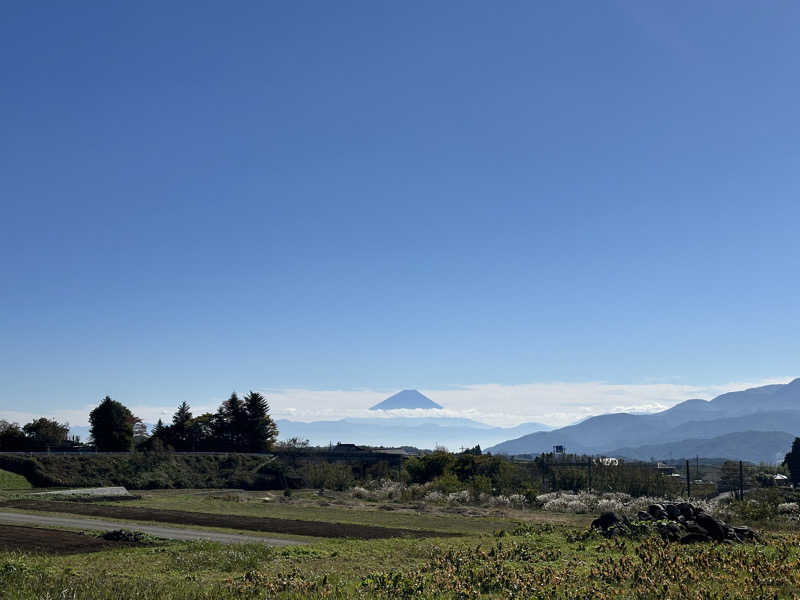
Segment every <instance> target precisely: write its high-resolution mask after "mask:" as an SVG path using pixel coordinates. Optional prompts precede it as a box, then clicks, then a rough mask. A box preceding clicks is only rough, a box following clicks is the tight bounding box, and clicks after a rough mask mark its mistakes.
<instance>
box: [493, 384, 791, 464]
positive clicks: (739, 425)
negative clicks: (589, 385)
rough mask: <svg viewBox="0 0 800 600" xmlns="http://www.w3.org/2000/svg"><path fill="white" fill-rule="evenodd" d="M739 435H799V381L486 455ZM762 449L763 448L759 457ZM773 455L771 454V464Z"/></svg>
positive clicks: (565, 430)
mask: <svg viewBox="0 0 800 600" xmlns="http://www.w3.org/2000/svg"><path fill="white" fill-rule="evenodd" d="M745 431H760V432H784V433H786V434H787V435H792V436H793V435H800V379H795V380H794V381H792V382H790V383H787V384H781V385H768V386H762V387H757V388H751V389H747V390H742V391H738V392H730V393H726V394H722V395H720V396H717V397H716V398H714V399H713V400H711V401H705V400H699V399H692V400H687V401H685V402H681V403H680V404H677V405H676V406H673V407H672V408H670V409H668V410H665V411H662V412H660V413H655V414H647V415H637V414H629V413H616V414H607V415H600V416H596V417H591V418H589V419H586V420H585V421H582V422H581V423H578V424H576V425H571V426H569V427H562V428H560V429H555V430H553V431H540V432H536V433H532V434H528V435H524V436H521V437H519V438H516V439H509V440H506V441H505V442H502V443H500V444H497V445H496V446H493V447H491V448H488V450H489V451H491V452H493V453H498V454H509V455H514V454H538V453H542V452H550V451H552V448H553V446H555V445H563V446H566V447H567V450H568V451H570V452H579V453H591V454H613V453H615V452H616V451H617V450H618V449H620V448H623V449H628V450H631V449H636V448H639V447H641V446H645V445H647V446H653V447H660V446H661V445H664V444H669V443H676V442H682V441H683V440H695V439H698V440H699V439H705V440H710V439H711V438H716V437H720V436H726V435H728V434H734V433H742V432H745ZM724 447H725V448H727V450H726V451H728V452H731V454H730V457H732V458H739V457H740V454H741V452H743V451H744V450H741V451H740V450H738V449H737V447H736V446H735V445H730V446H724ZM770 447H771V446H770ZM768 450H769V448H768V447H766V446H765V449H764V452H768ZM759 452H760V451H759ZM770 452H771V451H770ZM775 452H777V450H775ZM775 452H771V458H770V460H771V461H772V460H774V455H775ZM678 454H680V453H678ZM764 455H765V456H766V454H764ZM650 456H652V455H648V458H649V457H650ZM662 458H663V457H662Z"/></svg>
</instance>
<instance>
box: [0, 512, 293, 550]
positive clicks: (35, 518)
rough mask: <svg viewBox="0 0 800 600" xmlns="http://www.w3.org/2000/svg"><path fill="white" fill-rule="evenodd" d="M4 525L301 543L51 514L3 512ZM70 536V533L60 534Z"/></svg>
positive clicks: (223, 540) (235, 541) (227, 541)
mask: <svg viewBox="0 0 800 600" xmlns="http://www.w3.org/2000/svg"><path fill="white" fill-rule="evenodd" d="M0 523H13V524H15V525H45V526H47V527H68V528H70V529H82V530H89V531H113V530H115V529H129V530H132V531H141V532H143V533H148V534H150V535H154V536H156V537H161V538H167V539H171V540H208V541H212V542H221V543H223V544H269V545H270V546H290V545H296V544H301V543H303V542H298V541H295V540H282V539H276V538H269V537H261V536H255V535H244V534H239V533H224V532H221V531H203V530H200V529H180V528H177V527H162V526H160V525H142V524H139V523H130V522H124V521H108V520H105V519H81V518H80V517H51V516H48V515H38V514H34V515H31V514H24V513H7V512H0ZM59 533H70V532H59Z"/></svg>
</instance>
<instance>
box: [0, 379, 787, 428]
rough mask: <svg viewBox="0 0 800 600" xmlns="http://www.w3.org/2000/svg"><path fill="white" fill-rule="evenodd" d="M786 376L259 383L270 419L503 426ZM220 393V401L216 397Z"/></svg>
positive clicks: (159, 410)
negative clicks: (401, 398)
mask: <svg viewBox="0 0 800 600" xmlns="http://www.w3.org/2000/svg"><path fill="white" fill-rule="evenodd" d="M790 380H791V378H789V377H781V378H775V379H768V380H762V381H749V382H747V381H745V382H742V381H739V382H730V383H726V384H719V385H705V386H699V385H687V384H680V383H674V382H669V383H642V384H616V383H607V382H602V381H599V382H582V383H574V382H546V383H528V384H520V385H504V384H494V383H488V384H479V385H465V386H452V387H447V388H426V389H421V390H420V391H421V392H422V393H423V394H425V395H426V396H428V397H429V398H431V399H432V400H433V401H434V402H437V403H438V404H440V405H442V406H443V408H442V409H441V410H439V409H437V410H404V411H392V413H391V415H389V414H387V413H386V412H384V411H371V410H369V407H370V406H373V405H375V404H377V403H378V402H380V401H382V400H384V399H385V398H386V397H388V396H390V395H391V394H393V393H395V392H396V391H397V390H386V389H383V390H381V389H357V390H310V389H302V388H289V389H262V390H260V391H261V392H262V393H263V394H264V395H265V396H266V397H267V398H268V400H269V402H270V405H271V407H272V414H273V416H274V417H275V418H284V419H291V420H293V421H322V420H336V419H343V418H363V417H370V418H386V417H389V416H406V417H412V416H415V417H420V416H428V417H461V418H468V419H473V420H475V421H480V422H482V423H486V424H489V425H495V426H502V427H510V426H514V425H519V424H520V423H524V422H529V421H536V422H539V423H544V424H547V425H551V426H556V427H560V426H564V425H568V424H570V423H574V422H576V421H579V420H581V419H585V418H587V417H590V416H594V415H599V414H603V413H609V412H638V413H643V412H658V411H661V410H665V409H667V408H670V407H671V406H674V405H675V404H677V403H679V402H682V401H684V400H688V399H690V398H703V399H706V400H710V399H711V398H713V397H715V396H718V395H719V394H723V393H725V392H730V391H736V390H743V389H746V388H749V387H756V386H760V385H767V384H771V383H787V382H789V381H790ZM221 400H222V399H220V401H221ZM218 406H219V401H218V402H208V403H206V404H203V405H193V406H192V412H194V413H195V414H200V413H203V412H213V411H215V410H216V409H217V407H218ZM93 408H94V406H85V407H83V408H80V409H57V410H53V411H50V412H49V414H40V413H38V412H37V413H29V412H26V411H3V412H2V413H0V418H1V419H6V420H8V421H16V422H19V423H25V422H28V421H30V420H32V419H34V418H37V417H39V416H47V417H50V418H56V419H58V420H60V421H68V422H69V423H70V424H71V425H73V426H85V425H87V424H88V417H89V411H91V410H92V409H93ZM130 409H131V410H132V411H133V413H134V414H135V415H137V416H139V417H141V418H142V419H143V420H144V421H145V422H147V423H155V422H156V421H157V420H158V419H163V420H164V421H169V420H170V419H171V417H172V413H173V412H174V411H175V406H174V405H170V406H160V405H139V406H130Z"/></svg>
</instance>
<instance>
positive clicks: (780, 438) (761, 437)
mask: <svg viewBox="0 0 800 600" xmlns="http://www.w3.org/2000/svg"><path fill="white" fill-rule="evenodd" d="M794 437H795V436H794V435H793V434H791V433H786V432H785V431H742V432H738V433H729V434H727V435H721V436H718V437H713V438H710V439H697V438H694V439H685V440H680V441H677V442H668V443H664V444H648V445H644V446H638V447H636V448H618V449H616V450H612V451H611V452H609V454H610V455H612V456H619V457H624V458H631V459H636V460H670V459H673V458H691V457H694V456H703V457H708V458H737V459H739V460H747V461H750V462H754V463H759V462H765V463H776V462H780V461H782V460H783V457H784V455H785V454H786V452H787V451H788V450H789V448H791V446H792V441H793V440H794Z"/></svg>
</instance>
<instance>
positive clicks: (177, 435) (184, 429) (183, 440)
mask: <svg viewBox="0 0 800 600" xmlns="http://www.w3.org/2000/svg"><path fill="white" fill-rule="evenodd" d="M191 424H192V411H191V408H190V407H189V405H188V404H187V403H186V402H181V405H180V406H179V407H178V410H177V411H175V414H174V415H173V417H172V427H170V433H171V435H170V438H171V440H170V441H171V442H172V445H173V446H174V447H175V449H176V450H194V448H193V445H194V444H193V443H192V441H193V440H192V439H191Z"/></svg>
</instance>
